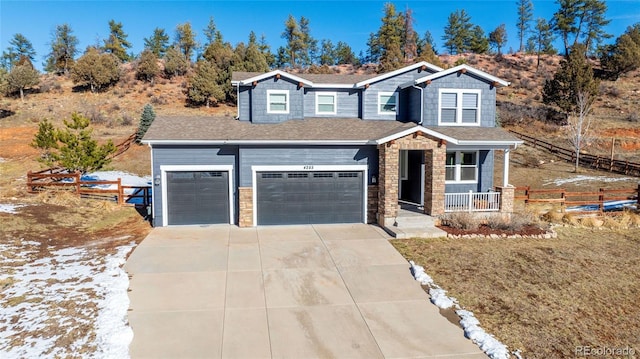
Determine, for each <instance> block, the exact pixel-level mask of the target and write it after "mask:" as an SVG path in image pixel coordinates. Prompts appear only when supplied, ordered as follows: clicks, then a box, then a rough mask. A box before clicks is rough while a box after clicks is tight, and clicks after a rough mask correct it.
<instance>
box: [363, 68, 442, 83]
mask: <svg viewBox="0 0 640 359" xmlns="http://www.w3.org/2000/svg"><path fill="white" fill-rule="evenodd" d="M423 66H424V67H426V68H427V69H430V70H431V71H434V72H436V73H437V72H439V71H442V68H441V67H438V66H436V65H433V64H430V63H428V62H426V61H420V62H416V63H415V64H413V65H409V66H405V67H402V68H399V69H397V70H395V71H391V72H387V73H384V74H381V75H378V76H375V77H372V78H370V79H367V80H364V81H360V82H357V83H356V84H355V87H356V88H361V87H364V86H365V85H368V84H372V83H374V82H379V81H382V80H386V79H388V78H390V77H394V76H396V75H399V74H402V73H405V72H408V71H412V70H415V69H417V68H420V67H423Z"/></svg>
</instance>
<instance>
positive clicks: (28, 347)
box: [0, 241, 134, 359]
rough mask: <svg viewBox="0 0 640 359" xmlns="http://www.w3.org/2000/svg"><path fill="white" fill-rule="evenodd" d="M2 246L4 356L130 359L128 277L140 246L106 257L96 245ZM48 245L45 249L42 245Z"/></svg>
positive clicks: (0, 334) (0, 347)
mask: <svg viewBox="0 0 640 359" xmlns="http://www.w3.org/2000/svg"><path fill="white" fill-rule="evenodd" d="M38 246H40V243H38V242H29V241H24V242H20V241H15V243H14V244H6V243H3V244H1V245H0V263H1V264H0V283H2V284H3V285H2V286H1V287H0V298H3V304H2V307H1V308H0V357H3V358H40V357H92V358H105V359H106V358H128V357H129V353H128V347H129V344H130V342H131V340H132V339H133V332H132V330H131V328H130V327H129V326H128V325H127V319H126V315H127V310H128V308H129V298H128V295H127V288H128V286H129V279H128V276H127V274H126V273H125V272H124V270H123V269H122V268H121V266H122V265H123V264H124V262H125V258H126V255H127V253H129V252H130V251H131V250H132V249H133V247H134V244H133V243H132V244H128V245H124V246H120V247H118V248H117V251H116V253H115V254H109V255H102V254H101V253H98V252H97V250H93V249H91V248H63V249H56V248H54V247H47V249H48V251H49V255H48V256H45V257H38V256H37V255H36V254H38V252H39V248H38ZM40 249H41V248H40Z"/></svg>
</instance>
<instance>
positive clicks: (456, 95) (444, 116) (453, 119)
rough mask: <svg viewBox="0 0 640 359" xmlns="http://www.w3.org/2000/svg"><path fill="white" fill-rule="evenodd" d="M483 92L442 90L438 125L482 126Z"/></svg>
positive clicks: (440, 92)
mask: <svg viewBox="0 0 640 359" xmlns="http://www.w3.org/2000/svg"><path fill="white" fill-rule="evenodd" d="M480 93H481V90H460V89H440V91H439V95H440V96H439V101H438V104H439V112H438V124H440V125H444V126H446V125H451V126H455V125H458V126H479V125H480V103H481V102H480Z"/></svg>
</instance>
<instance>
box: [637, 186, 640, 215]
mask: <svg viewBox="0 0 640 359" xmlns="http://www.w3.org/2000/svg"><path fill="white" fill-rule="evenodd" d="M636 194H637V195H638V196H637V197H636V199H637V200H638V209H640V182H638V189H637V190H636Z"/></svg>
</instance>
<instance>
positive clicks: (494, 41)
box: [489, 24, 507, 55]
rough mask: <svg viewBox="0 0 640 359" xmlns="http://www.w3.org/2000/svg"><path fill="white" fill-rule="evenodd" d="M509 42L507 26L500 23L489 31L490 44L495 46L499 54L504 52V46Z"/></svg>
mask: <svg viewBox="0 0 640 359" xmlns="http://www.w3.org/2000/svg"><path fill="white" fill-rule="evenodd" d="M506 43H507V27H506V26H505V24H500V26H498V27H496V29H495V30H493V31H491V32H490V33H489V44H491V47H494V48H495V49H496V50H497V51H498V54H499V55H501V54H502V47H503V46H504V45H505V44H506Z"/></svg>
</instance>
